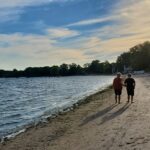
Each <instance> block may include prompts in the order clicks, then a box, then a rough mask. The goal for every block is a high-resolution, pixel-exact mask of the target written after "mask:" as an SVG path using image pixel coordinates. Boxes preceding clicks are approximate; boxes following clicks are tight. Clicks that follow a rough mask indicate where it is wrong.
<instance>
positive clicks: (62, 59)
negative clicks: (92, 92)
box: [0, 0, 150, 70]
mask: <svg viewBox="0 0 150 150" xmlns="http://www.w3.org/2000/svg"><path fill="white" fill-rule="evenodd" d="M0 4H1V5H0V69H5V70H12V69H14V68H16V69H21V70H22V69H25V68H26V67H29V66H31V67H42V66H52V65H60V64H62V63H67V64H70V63H76V64H80V65H83V64H85V63H89V62H91V61H92V60H95V59H98V60H100V61H101V62H103V61H106V60H108V61H110V62H115V61H116V58H117V56H119V55H120V54H121V53H123V52H126V51H128V50H129V49H130V48H131V47H133V46H134V45H136V44H140V43H143V42H145V41H148V40H150V17H149V12H150V0H113V1H112V0H11V1H10V0H0Z"/></svg>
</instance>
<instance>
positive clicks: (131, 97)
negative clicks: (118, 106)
mask: <svg viewBox="0 0 150 150" xmlns="http://www.w3.org/2000/svg"><path fill="white" fill-rule="evenodd" d="M131 103H133V95H132V96H131Z"/></svg>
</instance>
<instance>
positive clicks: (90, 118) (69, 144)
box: [0, 77, 150, 150]
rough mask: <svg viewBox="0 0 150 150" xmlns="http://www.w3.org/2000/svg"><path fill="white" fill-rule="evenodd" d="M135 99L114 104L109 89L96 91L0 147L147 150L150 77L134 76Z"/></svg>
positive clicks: (7, 149) (4, 149)
mask: <svg viewBox="0 0 150 150" xmlns="http://www.w3.org/2000/svg"><path fill="white" fill-rule="evenodd" d="M135 80H136V85H137V86H136V91H135V100H134V103H133V104H130V103H127V102H126V101H127V96H126V90H125V88H124V89H123V95H122V100H121V104H119V105H118V104H114V102H115V101H114V95H113V91H112V90H107V92H103V93H97V94H95V95H93V96H91V97H89V98H88V101H89V102H88V103H85V104H83V105H81V106H79V107H78V108H76V109H75V110H72V111H70V112H67V113H65V114H63V115H60V116H58V117H57V118H55V119H50V120H49V122H48V123H45V124H39V125H38V126H36V127H34V128H30V129H28V130H27V132H25V133H22V134H20V135H18V136H17V137H15V138H14V139H12V140H10V141H6V142H5V143H3V144H0V150H128V149H129V150H132V149H133V150H136V149H138V150H140V149H141V150H143V149H144V150H149V149H150V123H149V122H150V92H149V91H150V77H142V78H136V79H135Z"/></svg>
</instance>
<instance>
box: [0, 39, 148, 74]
mask: <svg viewBox="0 0 150 150" xmlns="http://www.w3.org/2000/svg"><path fill="white" fill-rule="evenodd" d="M124 67H127V68H132V70H145V71H150V42H148V41H147V42H144V43H143V44H138V45H136V46H134V47H132V48H130V50H129V51H128V52H124V53H122V54H121V55H120V56H118V58H117V60H116V62H114V63H110V62H109V61H105V62H100V61H99V60H93V61H92V62H91V63H87V64H84V65H83V67H82V66H80V65H78V64H75V63H72V64H65V63H64V64H62V65H60V66H57V65H54V66H51V67H49V66H46V67H28V68H26V69H25V70H17V69H14V70H13V71H6V70H0V77H46V76H48V77H53V76H73V75H100V74H112V73H116V72H117V71H120V72H123V71H124Z"/></svg>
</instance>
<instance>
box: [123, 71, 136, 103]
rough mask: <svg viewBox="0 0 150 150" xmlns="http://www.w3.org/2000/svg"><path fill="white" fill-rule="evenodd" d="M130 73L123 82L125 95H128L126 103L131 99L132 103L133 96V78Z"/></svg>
mask: <svg viewBox="0 0 150 150" xmlns="http://www.w3.org/2000/svg"><path fill="white" fill-rule="evenodd" d="M131 76H132V75H131V74H130V73H129V74H128V78H127V79H126V80H125V82H124V84H125V86H126V89H127V95H128V101H127V102H128V103H129V101H130V99H131V103H133V97H134V89H135V80H134V79H133V78H132V77H131Z"/></svg>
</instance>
